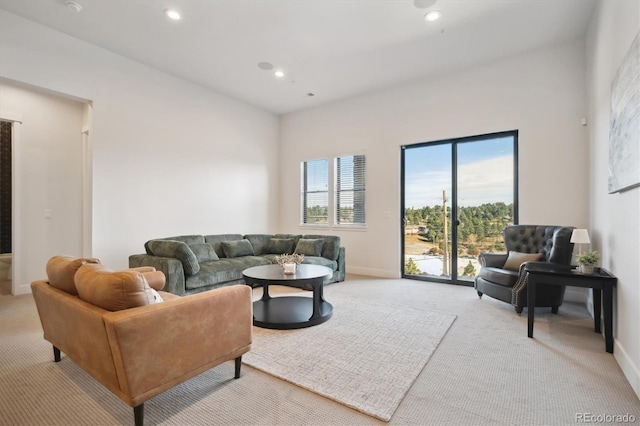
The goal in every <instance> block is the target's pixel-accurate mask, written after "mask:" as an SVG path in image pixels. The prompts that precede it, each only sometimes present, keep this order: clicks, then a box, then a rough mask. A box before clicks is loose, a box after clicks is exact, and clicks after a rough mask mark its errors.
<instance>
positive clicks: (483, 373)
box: [0, 275, 640, 426]
mask: <svg viewBox="0 0 640 426" xmlns="http://www.w3.org/2000/svg"><path fill="white" fill-rule="evenodd" d="M333 293H340V294H343V295H347V296H352V297H355V298H359V299H366V300H373V301H378V302H384V303H390V304H393V305H399V306H404V307H406V308H414V309H427V310H432V311H440V312H449V313H451V314H454V315H457V318H456V320H455V322H454V323H453V325H452V326H451V328H450V329H449V331H448V332H447V334H446V335H445V336H444V338H443V339H442V341H441V342H440V345H439V346H438V349H437V350H436V351H435V352H434V353H433V355H432V356H431V359H430V360H429V362H428V363H427V365H425V367H424V368H423V370H422V372H421V373H420V375H419V376H418V378H417V379H416V381H415V382H414V384H413V386H411V388H410V389H409V392H407V395H406V396H405V397H404V399H403V400H402V402H401V403H400V406H399V407H398V409H397V410H396V412H395V413H394V415H393V416H392V417H391V420H390V421H389V423H385V422H383V421H381V420H378V419H376V418H374V417H372V416H369V415H366V414H363V413H361V412H359V411H357V410H354V409H352V408H349V407H346V406H345V405H343V404H339V403H337V402H335V401H332V400H330V399H328V398H325V397H322V396H320V395H318V394H316V393H313V392H310V391H308V390H306V389H303V388H301V387H299V386H296V385H293V384H291V383H289V382H286V381H284V380H281V379H278V378H276V377H274V376H271V375H269V374H266V373H263V372H262V371H259V370H256V369H254V368H252V367H250V366H248V365H243V367H242V377H240V379H238V380H233V362H228V363H224V364H222V365H220V366H218V367H216V368H213V369H211V370H209V371H207V372H205V373H203V374H201V375H199V376H196V377H194V378H193V379H191V380H188V381H187V382H185V383H182V384H180V385H178V386H176V387H174V388H172V389H169V390H167V391H166V392H164V393H162V394H160V395H158V396H156V397H155V398H152V399H151V400H150V401H148V402H147V403H145V424H146V425H147V426H152V425H171V426H173V425H175V426H199V425H216V426H245V425H246V426H251V425H257V426H332V425H339V426H347V425H348V426H352V425H353V426H365V425H373V426H387V425H388V426H410V425H415V426H418V425H419V426H449V425H450V426H511V425H522V426H561V425H567V426H570V425H576V424H578V422H576V414H578V413H592V414H598V415H604V414H608V415H616V414H619V415H624V414H625V413H628V414H631V415H633V416H635V418H636V423H635V424H637V423H638V422H639V421H640V420H638V419H640V401H639V400H638V397H637V396H636V394H635V393H634V392H633V389H632V388H631V386H630V385H629V383H628V382H627V380H626V379H625V377H624V375H623V374H622V372H621V370H620V368H619V366H618V364H617V363H616V360H615V358H614V357H613V355H611V354H608V353H606V352H605V350H604V339H603V338H602V336H601V335H599V334H597V333H594V332H593V320H592V319H591V318H590V317H589V315H588V313H587V310H586V309H585V307H584V305H579V304H574V303H565V304H563V305H562V306H561V307H560V313H559V315H552V314H551V313H549V310H542V311H540V312H539V313H538V312H536V326H535V327H536V328H535V339H529V338H527V318H526V315H516V313H515V312H514V311H513V308H512V307H511V306H509V305H507V304H506V303H503V302H500V301H497V300H492V299H490V298H487V297H483V298H482V299H481V300H479V299H478V296H477V295H476V293H475V291H474V290H473V288H469V287H459V286H452V285H446V284H437V283H430V282H422V281H410V280H394V279H375V278H367V277H359V276H353V275H352V276H349V277H348V279H347V280H346V281H345V282H343V283H339V284H332V285H330V286H327V288H326V290H325V295H326V298H327V300H333ZM274 294H275V293H274ZM158 332H161V330H158ZM150 362H151V361H150ZM167 368H170V366H167ZM132 411H133V410H132V409H131V408H130V407H129V406H128V405H126V404H124V403H123V402H122V401H120V400H119V399H118V398H116V397H115V396H114V395H113V394H112V393H111V392H109V391H108V390H106V389H105V388H104V387H103V386H102V385H100V384H98V383H97V382H96V381H95V380H94V379H93V378H92V377H91V376H89V375H88V374H87V373H85V372H84V371H83V370H82V369H80V368H79V367H78V366H77V365H75V364H74V363H73V361H71V360H69V359H68V358H66V357H64V356H63V358H62V361H61V362H59V363H54V362H53V353H52V351H51V345H50V344H49V343H47V342H46V341H45V340H44V339H43V338H42V328H41V327H40V323H39V320H38V314H37V312H36V309H35V305H34V303H33V298H32V297H31V296H29V295H25V296H15V297H14V296H0V425H3V426H4V425H7V426H22V425H30V426H31V425H33V426H41V425H42V426H49V425H64V426H74V425H78V426H80V425H133V412H132ZM605 424H606V423H605Z"/></svg>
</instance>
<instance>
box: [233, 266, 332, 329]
mask: <svg viewBox="0 0 640 426" xmlns="http://www.w3.org/2000/svg"><path fill="white" fill-rule="evenodd" d="M332 274H333V271H332V270H331V269H330V268H327V267H326V266H320V265H298V267H297V268H296V273H295V274H292V275H286V274H285V273H284V272H283V269H282V267H281V266H280V265H262V266H254V267H252V268H248V269H245V270H244V271H242V276H243V277H244V282H245V283H247V284H249V285H260V286H262V289H263V292H262V298H261V299H260V300H256V301H255V302H253V325H255V326H258V327H263V328H271V329H276V330H291V329H295V328H304V327H311V326H314V325H318V324H322V323H323V322H325V321H327V320H328V319H329V318H331V315H332V314H333V306H331V303H329V302H327V301H326V300H324V295H323V285H324V282H325V281H326V280H327V279H328V278H329V277H330V276H331V275H332ZM270 285H284V286H288V287H296V288H308V287H309V286H310V287H311V288H312V290H313V297H304V296H281V297H273V298H272V297H271V296H270V295H269V286H270Z"/></svg>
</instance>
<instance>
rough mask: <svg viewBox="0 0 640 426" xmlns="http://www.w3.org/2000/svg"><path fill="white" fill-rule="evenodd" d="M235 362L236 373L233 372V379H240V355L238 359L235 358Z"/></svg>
mask: <svg viewBox="0 0 640 426" xmlns="http://www.w3.org/2000/svg"><path fill="white" fill-rule="evenodd" d="M235 361H236V372H235V376H234V379H239V378H240V367H241V366H242V355H240V356H239V357H238V358H236V359H235Z"/></svg>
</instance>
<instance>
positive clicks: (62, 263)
mask: <svg viewBox="0 0 640 426" xmlns="http://www.w3.org/2000/svg"><path fill="white" fill-rule="evenodd" d="M85 263H100V261H99V260H98V259H89V258H82V257H81V258H77V257H72V256H53V257H52V258H51V259H49V261H48V262H47V268H46V269H47V277H48V279H49V284H50V285H52V286H53V287H55V288H57V289H58V290H62V291H64V292H66V293H69V294H73V295H74V296H77V295H78V289H77V288H76V283H75V280H74V279H73V277H74V275H75V274H76V272H78V269H80V267H81V266H82V265H84V264H85Z"/></svg>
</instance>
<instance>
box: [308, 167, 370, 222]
mask: <svg viewBox="0 0 640 426" xmlns="http://www.w3.org/2000/svg"><path fill="white" fill-rule="evenodd" d="M330 164H331V166H332V170H329V165H330ZM365 164H366V163H365V156H364V155H350V156H343V157H336V158H334V159H333V162H332V163H329V160H326V159H322V160H312V161H305V162H303V163H301V165H300V178H301V179H300V180H301V184H300V187H301V210H302V212H301V217H302V224H309V225H326V226H328V225H329V224H330V223H332V224H335V225H356V226H360V225H365V224H366V222H365V168H366V167H365ZM331 171H332V172H333V177H334V179H333V182H332V183H333V186H332V187H331V188H329V175H330V172H331ZM329 192H331V193H332V197H331V198H330V197H329ZM330 201H331V203H332V204H331V205H330V204H329V202H330ZM329 212H333V213H332V217H331V218H330V217H329Z"/></svg>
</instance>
